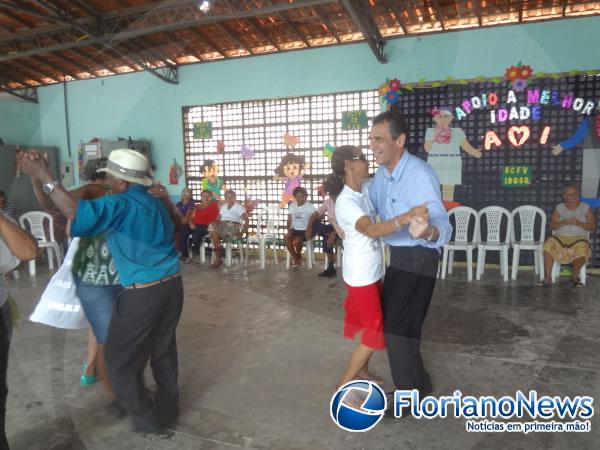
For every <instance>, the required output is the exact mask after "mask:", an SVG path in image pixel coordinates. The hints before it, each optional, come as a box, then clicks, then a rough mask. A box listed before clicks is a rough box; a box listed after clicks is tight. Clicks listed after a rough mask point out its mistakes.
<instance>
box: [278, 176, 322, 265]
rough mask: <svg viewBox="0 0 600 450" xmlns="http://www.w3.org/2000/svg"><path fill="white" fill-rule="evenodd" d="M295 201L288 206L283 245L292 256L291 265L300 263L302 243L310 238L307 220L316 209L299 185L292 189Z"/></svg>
mask: <svg viewBox="0 0 600 450" xmlns="http://www.w3.org/2000/svg"><path fill="white" fill-rule="evenodd" d="M293 195H294V199H295V200H296V201H295V202H292V203H291V204H290V206H289V213H288V220H287V230H288V232H287V234H286V235H285V237H284V241H285V246H286V247H287V249H288V251H289V252H290V255H291V256H292V258H293V263H292V267H294V268H295V267H300V264H301V263H302V244H303V243H304V242H305V241H306V240H308V239H311V238H312V236H310V235H308V234H309V232H307V229H308V222H309V220H310V217H311V216H312V215H313V213H314V212H315V211H316V210H317V209H316V208H315V207H314V206H313V205H312V204H311V203H309V202H307V201H306V199H307V197H308V192H306V189H304V188H303V187H301V186H298V187H297V188H295V189H294V191H293Z"/></svg>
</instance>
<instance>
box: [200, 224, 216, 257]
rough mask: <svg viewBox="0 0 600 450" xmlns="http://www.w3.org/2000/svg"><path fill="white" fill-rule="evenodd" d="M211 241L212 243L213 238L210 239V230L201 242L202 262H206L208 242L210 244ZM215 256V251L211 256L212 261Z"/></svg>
mask: <svg viewBox="0 0 600 450" xmlns="http://www.w3.org/2000/svg"><path fill="white" fill-rule="evenodd" d="M210 243H211V240H210V232H209V233H208V234H207V235H206V236H204V237H203V238H202V242H201V243H200V250H199V253H200V262H201V263H202V264H204V263H205V262H206V244H210ZM214 256H215V252H214V251H213V252H212V253H211V256H210V257H211V262H212V259H213V258H214Z"/></svg>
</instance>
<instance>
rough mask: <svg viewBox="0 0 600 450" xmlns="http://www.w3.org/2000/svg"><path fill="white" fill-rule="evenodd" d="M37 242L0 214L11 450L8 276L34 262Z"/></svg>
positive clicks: (2, 382) (0, 371)
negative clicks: (6, 277) (16, 268)
mask: <svg viewBox="0 0 600 450" xmlns="http://www.w3.org/2000/svg"><path fill="white" fill-rule="evenodd" d="M36 255H37V242H36V240H35V239H34V238H33V237H31V236H30V235H29V234H28V233H27V232H26V231H25V230H23V229H22V228H20V227H19V226H18V225H17V224H16V222H15V221H14V220H13V219H11V218H10V217H9V216H7V215H5V214H4V213H2V212H0V448H1V449H3V450H4V449H8V442H7V440H6V433H5V430H4V424H5V420H6V396H7V394H8V387H7V386H6V371H7V369H8V349H9V346H10V336H11V331H12V323H11V317H10V316H11V314H10V308H9V304H8V288H7V285H6V280H5V279H4V274H5V273H7V272H9V271H10V270H12V269H14V268H15V267H17V266H18V265H19V262H20V261H19V260H28V259H33V258H35V257H36Z"/></svg>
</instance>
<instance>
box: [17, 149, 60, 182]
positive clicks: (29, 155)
mask: <svg viewBox="0 0 600 450" xmlns="http://www.w3.org/2000/svg"><path fill="white" fill-rule="evenodd" d="M15 156H16V159H17V167H18V168H19V169H20V170H22V171H23V172H25V173H26V174H27V175H29V176H30V177H32V178H35V179H38V180H40V181H42V180H44V181H51V179H52V175H51V174H50V171H49V170H48V155H47V154H46V153H40V152H37V151H33V150H32V151H28V152H24V151H22V150H19V151H17V153H16V155H15ZM48 177H49V178H50V180H45V179H46V178H48Z"/></svg>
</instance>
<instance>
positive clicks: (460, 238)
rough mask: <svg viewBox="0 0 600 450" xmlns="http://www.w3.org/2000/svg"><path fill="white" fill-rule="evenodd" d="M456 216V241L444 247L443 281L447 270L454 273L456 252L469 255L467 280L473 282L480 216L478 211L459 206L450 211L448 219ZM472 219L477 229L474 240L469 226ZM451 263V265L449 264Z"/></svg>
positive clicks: (474, 232) (475, 229)
mask: <svg viewBox="0 0 600 450" xmlns="http://www.w3.org/2000/svg"><path fill="white" fill-rule="evenodd" d="M451 216H454V222H455V230H456V232H455V234H454V240H453V241H450V242H448V243H447V244H446V245H444V256H443V257H442V273H441V278H442V280H445V279H446V270H447V272H448V274H451V273H452V266H453V265H454V252H455V251H457V250H458V251H464V252H466V254H467V280H468V281H472V280H473V251H474V250H475V248H476V247H477V241H478V239H479V235H478V233H479V215H478V214H477V211H475V210H474V209H473V208H469V207H468V206H458V207H456V208H452V209H451V210H450V211H448V217H451ZM471 217H473V218H474V221H475V227H474V231H473V238H472V239H469V224H470V223H471ZM448 263H449V264H448Z"/></svg>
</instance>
